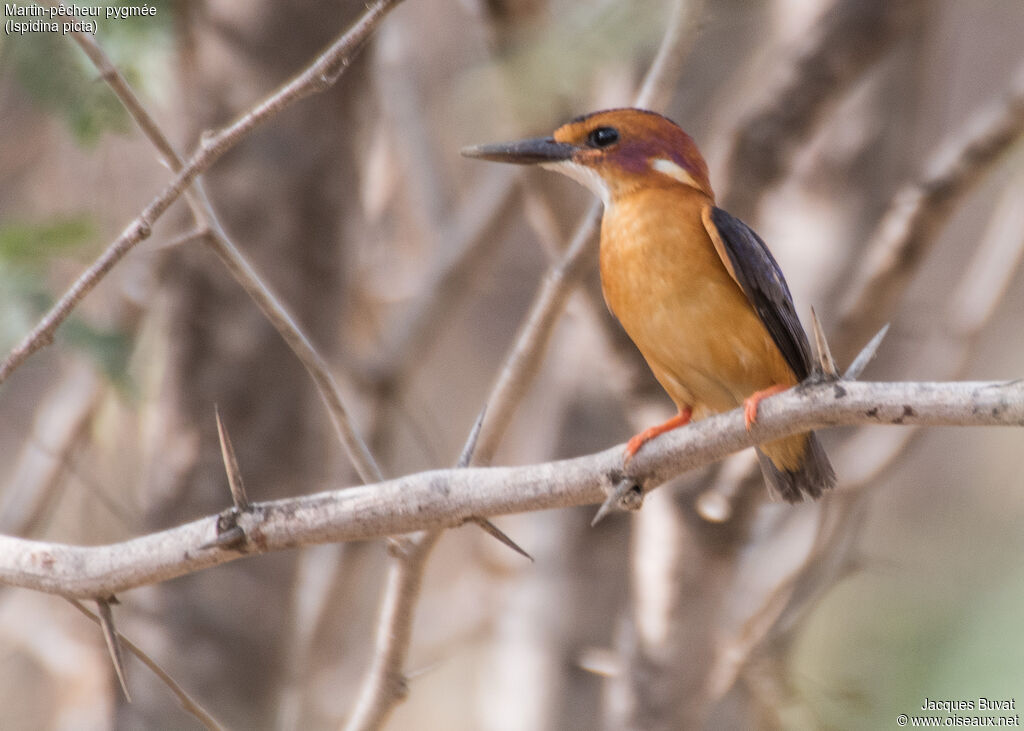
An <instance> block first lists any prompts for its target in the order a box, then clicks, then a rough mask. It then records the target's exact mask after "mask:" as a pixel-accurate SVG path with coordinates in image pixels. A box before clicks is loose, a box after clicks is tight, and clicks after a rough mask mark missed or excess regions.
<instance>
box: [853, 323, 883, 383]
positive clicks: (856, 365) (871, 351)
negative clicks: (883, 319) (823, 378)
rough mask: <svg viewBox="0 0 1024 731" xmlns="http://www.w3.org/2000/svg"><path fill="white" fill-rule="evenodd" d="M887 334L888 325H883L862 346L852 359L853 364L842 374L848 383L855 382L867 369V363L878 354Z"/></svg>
mask: <svg viewBox="0 0 1024 731" xmlns="http://www.w3.org/2000/svg"><path fill="white" fill-rule="evenodd" d="M887 332H889V323H885V325H884V326H883V327H882V329H881V330H879V331H878V332H877V333H875V337H873V338H871V340H869V341H868V344H867V345H865V346H864V349H863V350H861V351H860V352H859V353H857V357H856V358H854V359H853V363H851V364H850V367H849V368H847V369H846V373H844V374H843V378H845V379H846V380H848V381H856V380H857V378H858V377H859V376H860V374H861V373H863V371H864V369H865V368H867V366H868V363H870V362H871V359H872V358H874V357H875V353H877V352H878V348H879V346H880V345H881V344H882V341H883V340H885V334H886V333H887Z"/></svg>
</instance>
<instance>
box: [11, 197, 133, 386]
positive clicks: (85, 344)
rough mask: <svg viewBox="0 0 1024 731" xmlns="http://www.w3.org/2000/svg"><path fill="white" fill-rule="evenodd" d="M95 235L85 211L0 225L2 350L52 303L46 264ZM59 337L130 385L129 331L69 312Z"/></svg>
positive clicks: (113, 380)
mask: <svg viewBox="0 0 1024 731" xmlns="http://www.w3.org/2000/svg"><path fill="white" fill-rule="evenodd" d="M95 236H96V227H95V225H94V223H93V221H92V219H91V218H89V217H88V216H84V215H79V216H70V217H64V218H57V219H54V220H51V221H46V222H42V223H12V224H7V225H3V226H0V344H2V345H3V348H4V349H5V350H6V349H8V348H9V347H11V346H12V345H13V344H14V343H15V342H16V341H17V340H18V339H20V338H21V337H22V336H23V335H24V334H25V333H26V332H28V331H29V329H31V328H32V327H33V326H34V325H35V323H36V321H38V319H39V318H40V317H41V316H42V315H43V313H45V312H46V311H47V310H48V309H49V308H50V307H51V306H52V305H53V302H54V298H53V296H52V294H51V293H50V292H49V291H48V289H47V287H46V281H45V278H44V274H45V272H46V267H47V265H48V264H49V263H50V262H52V261H53V259H54V258H55V257H57V256H66V255H69V254H74V253H76V252H78V251H80V250H81V249H82V248H83V247H85V246H86V245H87V244H88V243H89V242H91V241H93V240H94V239H95ZM58 337H60V338H61V339H62V340H63V341H64V342H65V343H67V344H69V345H71V346H72V347H74V348H77V349H79V350H81V351H83V352H85V353H86V354H87V355H88V356H89V357H90V358H92V359H93V360H94V361H95V362H96V363H97V365H98V366H99V368H100V370H101V371H102V372H103V373H104V374H105V375H106V376H107V377H108V378H109V379H110V380H111V381H112V382H114V383H116V384H119V385H122V386H123V385H127V384H128V378H127V368H128V358H129V356H130V355H131V348H132V340H131V337H130V336H129V335H128V334H127V333H125V332H122V331H120V330H110V329H102V328H97V327H94V326H93V325H91V324H90V323H88V322H87V321H86V320H84V319H83V318H81V317H79V316H77V315H73V316H72V317H71V318H69V319H68V321H67V322H66V323H65V324H64V326H63V327H62V328H61V329H60V330H59V331H58Z"/></svg>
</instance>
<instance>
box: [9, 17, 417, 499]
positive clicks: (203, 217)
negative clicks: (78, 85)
mask: <svg viewBox="0 0 1024 731" xmlns="http://www.w3.org/2000/svg"><path fill="white" fill-rule="evenodd" d="M398 1H400V0H398ZM364 17H365V16H364ZM381 17H382V16H381ZM367 32H368V31H367ZM347 36H348V34H346V36H345V37H347ZM73 38H74V40H75V41H76V42H77V43H78V45H79V46H81V47H82V49H83V50H84V51H85V53H86V54H87V55H88V56H89V58H90V60H91V61H92V62H93V63H94V64H95V65H96V68H97V69H98V70H99V71H100V74H101V76H102V77H103V79H104V80H106V81H107V83H108V84H109V85H110V87H111V89H112V90H113V91H114V93H115V94H116V95H117V97H118V99H120V100H121V103H122V104H123V105H124V106H125V108H126V109H127V110H128V111H129V113H130V114H131V116H132V118H133V119H135V121H136V122H137V123H138V125H139V127H140V128H141V129H142V131H143V133H145V135H146V137H147V138H148V139H149V140H150V142H152V143H153V146H154V147H156V149H157V151H158V152H159V153H160V154H161V156H162V157H163V160H164V162H165V163H166V164H167V165H168V167H170V168H171V170H172V171H173V172H175V173H179V174H180V173H181V172H182V170H183V168H184V167H185V165H184V163H183V162H182V160H181V157H180V156H179V155H178V153H177V151H176V150H175V149H174V146H173V145H172V144H171V143H170V141H169V140H168V139H167V137H166V136H165V135H164V134H163V132H162V130H161V129H160V125H159V124H157V122H156V120H155V119H154V118H153V117H152V115H150V114H149V112H148V111H147V110H146V108H145V107H144V106H143V105H142V103H141V102H140V101H139V99H138V97H136V96H135V93H134V91H133V90H132V88H131V87H130V86H129V85H128V83H127V82H126V81H125V80H124V77H123V76H122V75H121V74H120V72H118V70H117V68H116V67H115V66H114V64H113V63H112V62H111V61H110V58H109V57H108V56H107V54H106V53H105V52H104V51H103V49H102V48H101V47H100V46H99V45H97V44H96V42H95V41H94V40H93V39H92V37H91V36H89V35H88V34H85V33H78V34H73ZM342 40H344V37H343V39H342ZM357 50H358V49H357ZM354 53H355V52H354V51H353V52H351V53H350V57H351V55H354ZM322 58H323V57H322V56H321V59H322ZM342 68H344V66H343V67H342ZM335 78H336V77H335ZM211 162H212V161H211ZM184 194H185V197H186V199H187V200H188V204H189V207H190V208H191V209H192V214H193V216H194V217H195V219H196V223H197V226H198V228H197V230H196V231H195V232H192V233H189V234H186V235H185V237H184V240H191V239H193V238H196V237H200V236H201V237H202V238H203V239H204V240H205V241H206V242H207V243H208V244H209V245H210V247H211V248H212V249H213V251H214V253H216V254H217V256H218V257H219V258H220V260H221V262H222V263H223V264H224V266H225V267H227V269H228V271H229V272H231V274H232V276H234V277H235V279H236V281H238V283H239V284H241V285H242V288H243V289H245V291H246V293H247V294H248V295H249V296H250V297H251V298H252V300H253V301H254V302H255V303H256V305H257V306H258V307H259V308H260V310H261V311H262V312H263V314H264V316H265V317H266V318H267V320H269V321H270V323H271V324H272V325H273V326H274V328H275V329H276V330H277V331H278V333H279V334H280V335H281V337H282V338H283V339H284V341H285V342H286V343H287V344H288V346H289V347H290V348H291V349H292V351H293V352H294V353H295V355H296V356H297V357H298V358H299V360H300V361H301V362H302V364H303V365H304V366H305V367H306V370H307V371H308V372H309V374H310V376H312V378H313V382H314V384H315V385H316V387H317V390H318V391H319V393H320V397H321V398H322V399H323V401H324V404H325V406H326V407H327V410H328V414H329V415H330V417H331V422H332V424H333V425H334V428H335V431H336V432H337V434H338V437H339V439H340V441H341V443H342V445H343V446H344V447H345V450H346V452H347V453H348V455H349V459H351V460H352V464H353V465H354V466H355V469H356V472H357V473H358V474H359V476H360V478H361V479H362V480H363V482H376V481H379V480H381V479H382V478H383V473H382V472H381V470H380V468H379V466H378V465H377V463H376V461H375V460H374V458H373V455H372V454H371V453H370V450H369V448H368V447H367V446H366V443H365V441H363V439H362V437H360V435H359V434H358V432H356V430H355V427H354V426H353V425H352V420H351V419H350V418H349V415H348V412H347V410H346V409H345V406H344V402H343V401H342V398H341V391H340V390H339V388H338V385H337V383H336V382H335V380H334V377H333V376H332V375H331V372H330V370H329V368H328V366H327V363H326V362H325V361H324V359H323V357H322V356H321V355H320V354H319V352H317V350H316V348H314V347H313V344H312V343H311V342H310V340H309V338H308V337H307V336H306V334H305V333H304V332H303V331H302V330H301V329H300V328H299V326H298V324H297V323H296V322H295V320H294V319H293V318H292V316H291V315H290V314H289V312H288V311H287V310H286V309H285V307H284V305H283V304H281V301H280V299H278V297H277V296H276V295H275V294H274V293H273V291H271V289H270V288H269V287H268V286H267V285H266V284H265V283H264V282H263V281H262V279H261V278H260V276H259V275H258V274H257V273H256V270H255V269H253V267H252V265H251V264H250V263H249V262H248V260H247V259H246V258H245V257H244V256H243V255H242V253H241V252H240V251H239V249H238V247H236V246H235V244H234V243H233V242H232V241H231V238H230V237H229V236H228V235H227V232H226V231H224V229H223V227H222V226H221V225H220V222H219V221H218V218H217V214H216V212H215V211H214V208H213V205H212V204H211V203H210V200H209V198H208V197H207V195H206V191H205V190H204V189H203V185H202V183H201V181H199V180H196V181H194V182H193V184H192V186H191V187H190V188H187V189H186V190H185V191H184ZM179 238H180V237H179ZM175 243H178V241H176V242H175ZM0 380H2V377H0Z"/></svg>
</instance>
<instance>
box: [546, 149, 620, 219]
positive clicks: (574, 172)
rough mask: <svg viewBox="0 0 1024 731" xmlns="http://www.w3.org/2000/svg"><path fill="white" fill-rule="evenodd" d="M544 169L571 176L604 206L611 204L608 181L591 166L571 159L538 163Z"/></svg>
mask: <svg viewBox="0 0 1024 731" xmlns="http://www.w3.org/2000/svg"><path fill="white" fill-rule="evenodd" d="M540 166H541V167H542V168H544V169H545V170H554V171H555V172H557V173H561V174H562V175H565V176H566V177H569V178H572V179H573V180H575V181H576V182H577V183H579V184H580V185H583V186H584V187H586V188H589V189H590V190H591V191H592V192H593V193H594V195H596V196H597V197H599V198H600V199H601V202H602V203H604V207H605V208H608V207H609V206H611V202H612V193H611V190H610V189H609V188H608V183H606V182H605V181H604V178H602V177H601V176H600V175H598V174H597V171H596V170H594V169H593V168H590V167H587V166H586V165H580V164H579V163H575V162H573V161H572V160H559V161H558V162H544V163H541V165H540Z"/></svg>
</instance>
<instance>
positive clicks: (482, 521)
mask: <svg viewBox="0 0 1024 731" xmlns="http://www.w3.org/2000/svg"><path fill="white" fill-rule="evenodd" d="M470 520H472V521H473V522H474V523H476V524H477V525H478V526H480V527H481V528H483V530H484V532H485V533H487V534H488V535H490V536H493V537H494V538H497V539H498V540H499V541H501V542H502V543H504V544H505V545H506V546H508V547H509V548H511V549H512V550H513V551H515V552H516V553H518V554H519V555H520V556H525V557H526V558H528V559H530V561H533V556H531V555H530V554H529V553H527V552H526V551H525V550H524V549H523V547H522V546H520V545H519V544H518V543H516V542H515V541H513V540H512V539H511V538H509V537H508V534H507V533H505V531H503V530H502V529H501V528H499V527H498V526H496V525H495V524H494V523H492V522H491V521H489V520H487V519H486V518H470Z"/></svg>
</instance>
